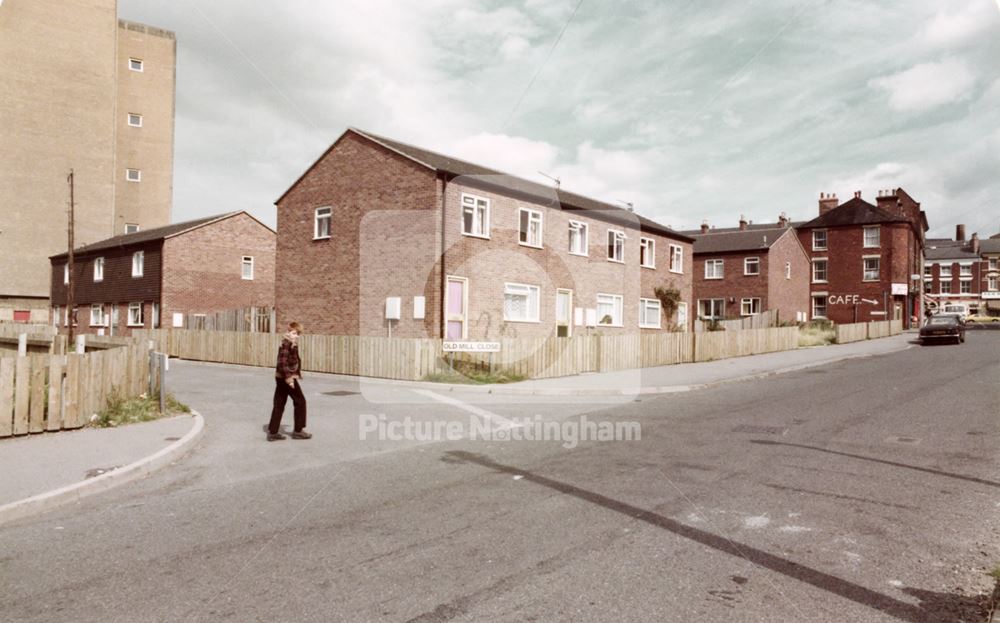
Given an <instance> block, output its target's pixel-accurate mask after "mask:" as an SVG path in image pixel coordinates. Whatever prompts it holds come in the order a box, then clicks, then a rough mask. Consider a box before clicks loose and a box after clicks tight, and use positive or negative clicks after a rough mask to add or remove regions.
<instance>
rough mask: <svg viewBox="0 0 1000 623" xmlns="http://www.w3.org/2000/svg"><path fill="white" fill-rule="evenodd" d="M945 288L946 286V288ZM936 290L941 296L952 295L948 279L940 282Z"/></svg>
mask: <svg viewBox="0 0 1000 623" xmlns="http://www.w3.org/2000/svg"><path fill="white" fill-rule="evenodd" d="M945 286H947V288H946V287H945ZM938 289H939V290H940V293H941V294H951V293H952V291H951V279H949V280H947V281H942V282H940V284H939V288H938Z"/></svg>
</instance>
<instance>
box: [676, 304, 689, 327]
mask: <svg viewBox="0 0 1000 623" xmlns="http://www.w3.org/2000/svg"><path fill="white" fill-rule="evenodd" d="M677 326H678V327H680V329H681V331H687V330H688V304H687V303H678V304H677Z"/></svg>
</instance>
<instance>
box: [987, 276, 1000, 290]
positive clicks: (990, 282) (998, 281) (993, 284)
mask: <svg viewBox="0 0 1000 623" xmlns="http://www.w3.org/2000/svg"><path fill="white" fill-rule="evenodd" d="M986 289H987V290H988V291H989V292H996V291H997V290H1000V277H987V278H986Z"/></svg>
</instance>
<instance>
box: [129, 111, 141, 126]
mask: <svg viewBox="0 0 1000 623" xmlns="http://www.w3.org/2000/svg"><path fill="white" fill-rule="evenodd" d="M128 124H129V125H130V126H132V127H133V128H141V127H142V115H137V114H136V113H134V112H130V113H129V114H128Z"/></svg>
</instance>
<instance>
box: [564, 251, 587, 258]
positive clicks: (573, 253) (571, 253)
mask: <svg viewBox="0 0 1000 623" xmlns="http://www.w3.org/2000/svg"><path fill="white" fill-rule="evenodd" d="M567 253H569V254H570V255H575V256H577V257H590V254H589V253H577V252H576V251H567Z"/></svg>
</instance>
